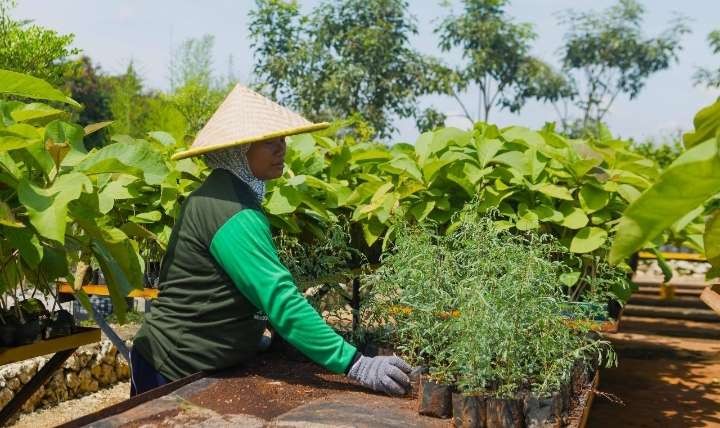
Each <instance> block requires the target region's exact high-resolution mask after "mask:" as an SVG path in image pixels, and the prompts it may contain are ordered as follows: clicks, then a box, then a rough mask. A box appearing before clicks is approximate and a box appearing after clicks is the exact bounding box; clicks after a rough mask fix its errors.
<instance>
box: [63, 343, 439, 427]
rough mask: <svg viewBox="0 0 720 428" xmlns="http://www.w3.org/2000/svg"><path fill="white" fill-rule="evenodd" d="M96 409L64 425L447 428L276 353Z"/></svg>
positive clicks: (402, 403)
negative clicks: (178, 385)
mask: <svg viewBox="0 0 720 428" xmlns="http://www.w3.org/2000/svg"><path fill="white" fill-rule="evenodd" d="M148 394H149V395H148V397H147V399H145V400H138V398H140V397H142V396H139V397H135V398H134V399H132V400H127V401H124V402H122V403H118V404H116V405H114V406H111V407H108V408H106V409H103V410H101V411H99V412H96V413H94V414H92V415H88V416H86V417H83V418H82V419H81V420H77V421H72V422H69V423H68V424H66V425H65V426H68V427H71V426H82V425H87V424H91V423H96V422H98V421H102V422H100V424H103V425H108V426H122V427H136V426H142V425H153V426H171V425H175V426H177V425H190V424H199V423H203V424H206V425H207V426H213V425H223V424H225V425H227V424H231V425H239V426H263V425H265V424H267V423H268V422H277V423H281V424H282V426H303V425H304V426H307V425H312V424H330V425H337V424H340V423H344V422H345V423H347V424H349V425H353V426H378V427H402V426H419V427H449V426H450V425H451V423H450V420H448V419H444V420H443V419H435V418H430V417H424V416H420V415H418V413H417V400H416V398H415V397H413V396H410V397H404V398H394V397H388V396H385V395H382V394H374V393H372V392H368V391H367V390H366V389H364V388H362V387H360V386H358V385H356V384H353V383H351V382H350V381H348V380H347V378H345V376H343V375H335V374H332V373H329V372H327V371H326V370H324V369H322V368H321V367H319V366H317V365H315V364H313V363H309V362H298V361H290V360H287V359H285V358H283V357H282V356H280V355H277V354H268V355H264V356H262V357H261V358H260V359H258V360H257V361H256V362H254V363H253V364H249V365H246V366H244V367H241V368H236V369H230V370H226V371H223V372H221V373H217V374H214V375H208V376H207V377H204V378H202V379H197V380H194V381H192V382H190V383H188V384H187V385H184V386H181V387H180V388H179V389H175V390H171V391H168V392H166V393H164V394H163V395H162V396H158V395H156V394H153V393H152V392H150V393H148Z"/></svg>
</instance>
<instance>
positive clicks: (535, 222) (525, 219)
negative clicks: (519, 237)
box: [515, 211, 540, 231]
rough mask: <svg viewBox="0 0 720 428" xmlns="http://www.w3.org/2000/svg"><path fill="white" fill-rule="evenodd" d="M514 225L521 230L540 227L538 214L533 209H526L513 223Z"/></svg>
mask: <svg viewBox="0 0 720 428" xmlns="http://www.w3.org/2000/svg"><path fill="white" fill-rule="evenodd" d="M515 227H516V228H517V229H518V230H522V231H526V230H534V229H537V228H538V227H540V222H539V219H538V215H537V214H535V213H534V212H533V211H527V212H526V213H525V214H523V215H522V216H521V217H520V218H519V219H518V221H517V222H516V223H515Z"/></svg>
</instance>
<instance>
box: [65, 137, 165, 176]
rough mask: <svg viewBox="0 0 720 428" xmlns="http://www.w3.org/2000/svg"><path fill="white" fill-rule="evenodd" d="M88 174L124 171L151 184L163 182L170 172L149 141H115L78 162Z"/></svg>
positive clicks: (81, 168) (78, 167) (79, 167)
mask: <svg viewBox="0 0 720 428" xmlns="http://www.w3.org/2000/svg"><path fill="white" fill-rule="evenodd" d="M76 168H77V169H78V171H81V172H85V173H86V174H88V175H92V174H105V173H124V174H130V175H135V176H140V177H143V178H144V179H145V182H146V183H148V184H150V185H156V184H161V183H162V182H163V181H164V180H165V177H166V176H167V174H168V173H169V171H168V169H167V166H166V165H165V162H164V160H163V158H162V156H161V155H160V154H159V153H157V152H155V151H154V150H153V149H152V147H151V145H150V143H148V142H147V141H142V140H136V141H134V142H133V143H114V144H110V145H107V146H105V147H103V148H101V149H100V150H97V151H94V152H91V153H90V154H88V155H87V157H86V158H85V159H83V160H82V161H81V162H80V163H78V164H77V167H76Z"/></svg>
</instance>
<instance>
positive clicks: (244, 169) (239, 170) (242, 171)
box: [204, 144, 265, 203]
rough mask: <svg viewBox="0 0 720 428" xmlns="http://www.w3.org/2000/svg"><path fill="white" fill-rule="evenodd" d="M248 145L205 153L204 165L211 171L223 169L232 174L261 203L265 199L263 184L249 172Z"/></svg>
mask: <svg viewBox="0 0 720 428" xmlns="http://www.w3.org/2000/svg"><path fill="white" fill-rule="evenodd" d="M248 150H250V144H243V145H241V146H237V147H232V148H229V149H225V150H219V151H216V152H210V153H206V154H205V155H204V158H205V163H206V164H207V165H208V166H209V167H210V168H212V169H225V170H228V171H230V172H232V173H233V174H234V175H235V176H236V177H237V178H239V179H240V180H242V181H243V182H244V183H245V184H247V185H248V186H250V189H251V190H252V192H253V193H254V194H255V197H256V198H257V200H258V202H260V203H262V201H263V198H264V197H265V182H264V181H262V180H260V179H258V178H256V177H255V176H254V175H253V173H252V171H251V170H250V164H248V160H247V152H248Z"/></svg>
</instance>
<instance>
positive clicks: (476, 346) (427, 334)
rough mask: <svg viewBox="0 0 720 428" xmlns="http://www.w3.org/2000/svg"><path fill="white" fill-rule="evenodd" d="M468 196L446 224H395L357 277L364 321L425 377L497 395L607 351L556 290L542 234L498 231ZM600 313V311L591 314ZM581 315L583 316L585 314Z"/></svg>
mask: <svg viewBox="0 0 720 428" xmlns="http://www.w3.org/2000/svg"><path fill="white" fill-rule="evenodd" d="M476 209H477V206H472V205H470V206H469V207H468V208H467V209H466V210H465V211H463V212H462V214H461V215H460V220H459V226H458V227H457V228H456V229H455V231H454V232H453V233H452V234H449V235H442V234H437V233H435V232H433V231H432V230H429V229H422V228H415V227H407V226H404V227H400V228H399V229H398V236H397V239H396V240H395V244H394V248H393V251H391V252H389V253H387V254H386V255H385V256H384V257H383V263H382V266H381V267H380V268H379V269H378V270H377V271H376V272H375V273H373V274H371V275H369V276H367V277H365V278H364V282H363V284H364V287H366V290H367V293H368V296H367V302H366V304H365V306H364V308H365V311H364V313H363V317H362V319H363V322H364V323H365V324H364V327H365V328H366V329H368V330H369V332H370V333H375V334H377V330H378V328H379V327H380V328H382V329H383V330H382V331H384V332H385V335H384V336H381V337H380V339H381V340H387V341H388V343H392V344H393V345H395V346H396V348H397V349H398V350H399V351H400V353H401V354H402V356H403V357H405V358H407V359H408V360H409V361H410V362H411V363H413V364H420V365H424V366H427V367H429V369H430V375H431V377H433V378H435V379H436V380H439V381H441V382H447V383H454V384H456V385H457V386H458V387H459V389H460V391H463V392H472V393H483V394H487V395H492V396H499V397H512V396H515V395H516V393H517V392H518V391H519V390H531V391H533V392H535V393H537V394H542V395H545V394H548V393H550V392H553V391H558V390H559V389H560V387H561V385H563V384H566V383H567V382H568V380H569V378H570V372H571V369H572V367H573V365H574V364H575V363H576V361H577V360H581V359H591V358H600V354H601V352H606V353H607V356H608V363H610V362H611V361H612V360H613V357H614V355H613V354H612V351H611V349H610V347H609V344H608V343H607V342H604V341H599V340H597V339H596V338H594V337H593V336H590V335H587V333H588V330H589V326H590V323H581V322H579V323H577V325H576V327H575V329H571V328H570V327H569V321H568V319H569V318H570V319H573V318H575V319H583V318H586V317H587V316H588V315H589V314H587V313H586V312H585V311H584V310H583V309H582V307H581V306H578V305H575V304H572V303H571V302H570V301H569V299H568V297H567V296H566V295H565V293H564V286H563V285H562V283H561V279H560V278H561V276H562V275H563V274H565V273H567V272H569V270H570V269H569V268H568V267H567V266H564V265H563V264H562V263H561V262H558V261H554V260H558V255H559V254H561V253H562V252H563V251H564V250H563V249H562V248H561V247H559V246H558V245H557V244H556V243H555V242H554V240H553V239H551V238H550V237H549V236H539V235H536V234H529V235H527V236H525V237H523V236H518V235H513V234H510V233H507V232H501V231H499V230H498V229H497V227H496V222H495V221H493V220H492V219H491V218H487V217H485V218H482V217H479V216H478V215H477V213H476V212H475V210H476ZM592 315H602V314H592ZM592 315H591V316H592Z"/></svg>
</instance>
